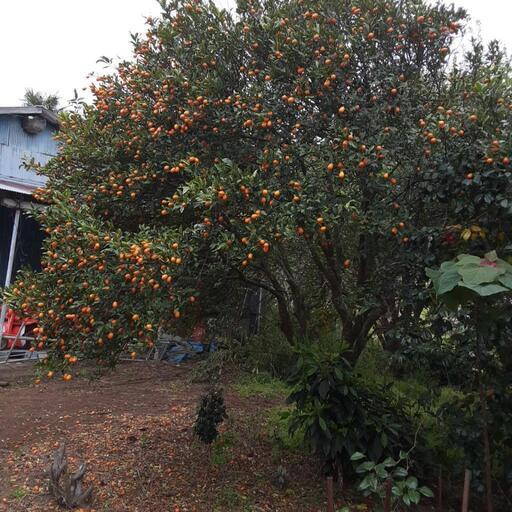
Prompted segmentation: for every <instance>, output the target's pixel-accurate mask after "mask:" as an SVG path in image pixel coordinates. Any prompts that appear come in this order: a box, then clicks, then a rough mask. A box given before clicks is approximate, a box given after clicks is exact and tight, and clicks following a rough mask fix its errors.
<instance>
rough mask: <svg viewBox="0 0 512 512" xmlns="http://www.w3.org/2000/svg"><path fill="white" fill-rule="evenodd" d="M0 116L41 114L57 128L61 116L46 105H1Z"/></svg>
mask: <svg viewBox="0 0 512 512" xmlns="http://www.w3.org/2000/svg"><path fill="white" fill-rule="evenodd" d="M0 116H41V117H42V118H44V119H46V121H48V122H49V123H50V124H51V125H53V126H54V127H55V128H58V127H59V125H60V123H59V118H58V117H57V115H56V114H55V113H54V112H52V111H50V110H48V109H46V108H44V107H39V106H35V107H32V106H31V107H0Z"/></svg>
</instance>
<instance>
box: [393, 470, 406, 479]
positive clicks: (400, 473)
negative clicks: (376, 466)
mask: <svg viewBox="0 0 512 512" xmlns="http://www.w3.org/2000/svg"><path fill="white" fill-rule="evenodd" d="M408 474H409V473H408V471H407V470H406V469H405V468H396V469H395V470H394V471H393V476H394V477H395V478H405V477H406V476H407V475H408Z"/></svg>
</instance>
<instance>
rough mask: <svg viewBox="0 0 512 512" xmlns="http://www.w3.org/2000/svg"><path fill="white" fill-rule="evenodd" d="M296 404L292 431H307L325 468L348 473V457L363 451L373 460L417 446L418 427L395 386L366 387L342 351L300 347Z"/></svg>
mask: <svg viewBox="0 0 512 512" xmlns="http://www.w3.org/2000/svg"><path fill="white" fill-rule="evenodd" d="M290 380H291V383H292V384H293V385H294V390H293V392H292V393H291V395H290V396H289V398H288V400H289V402H292V403H294V404H295V406H296V409H295V410H294V411H293V412H292V418H291V423H290V432H291V433H294V432H296V431H297V430H299V429H303V430H304V435H305V440H306V443H307V444H308V445H309V447H310V449H311V450H312V452H313V453H315V454H317V455H318V456H320V458H321V459H322V460H323V462H324V464H325V469H326V471H327V472H330V473H335V472H337V471H339V470H345V471H347V470H348V471H350V468H351V464H350V457H351V456H352V455H353V454H354V453H355V452H357V451H360V452H365V453H366V454H367V455H368V458H369V459H370V460H372V461H374V462H377V461H379V460H380V459H381V458H382V457H398V455H399V453H400V450H408V449H410V448H411V446H412V445H413V444H414V437H415V435H414V428H413V424H412V421H411V419H410V418H409V417H408V415H407V414H406V412H405V408H404V404H403V403H401V402H399V401H397V400H396V399H394V397H393V393H391V385H382V386H377V387H375V388H372V387H370V386H368V385H365V384H364V383H363V382H362V380H361V378H360V377H359V375H357V374H356V373H355V372H354V371H353V370H352V369H351V367H350V366H349V364H348V363H347V362H346V360H345V359H344V358H343V351H341V352H340V351H338V352H324V351H322V350H319V349H318V347H307V348H304V347H303V348H301V350H300V352H299V357H298V361H297V365H296V368H295V371H294V373H293V375H292V377H291V379H290Z"/></svg>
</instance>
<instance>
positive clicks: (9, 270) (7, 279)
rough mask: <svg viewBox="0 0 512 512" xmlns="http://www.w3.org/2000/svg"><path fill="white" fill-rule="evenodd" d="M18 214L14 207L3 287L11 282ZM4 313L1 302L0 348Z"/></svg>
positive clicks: (18, 221) (5, 308)
mask: <svg viewBox="0 0 512 512" xmlns="http://www.w3.org/2000/svg"><path fill="white" fill-rule="evenodd" d="M20 215H21V210H20V209H19V208H16V213H15V214H14V224H13V226H12V234H11V246H10V247H9V259H8V260H7V272H6V273H5V283H4V286H5V288H7V287H8V286H9V285H10V284H11V277H12V269H13V267H14V255H15V254H16V241H17V240H18V228H19V225H20ZM6 315H7V304H2V309H1V310H0V348H2V346H3V342H2V336H3V333H4V323H5V317H6Z"/></svg>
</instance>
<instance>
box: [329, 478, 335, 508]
mask: <svg viewBox="0 0 512 512" xmlns="http://www.w3.org/2000/svg"><path fill="white" fill-rule="evenodd" d="M327 512H334V490H333V485H332V476H328V477H327Z"/></svg>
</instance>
